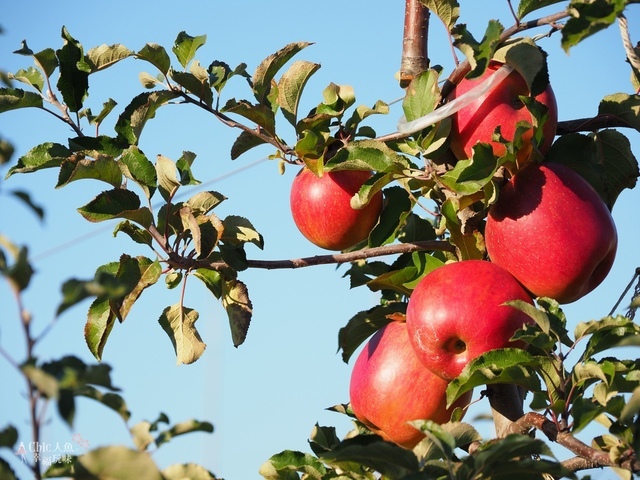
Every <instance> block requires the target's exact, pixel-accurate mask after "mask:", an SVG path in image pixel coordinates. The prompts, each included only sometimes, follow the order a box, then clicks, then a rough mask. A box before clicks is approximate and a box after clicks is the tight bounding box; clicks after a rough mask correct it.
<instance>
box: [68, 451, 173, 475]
mask: <svg viewBox="0 0 640 480" xmlns="http://www.w3.org/2000/svg"><path fill="white" fill-rule="evenodd" d="M74 478H82V479H87V480H88V479H125V478H135V479H136V480H164V479H163V477H162V474H161V473H160V470H158V467H157V466H156V464H155V463H154V462H153V460H152V458H151V456H150V455H149V454H148V453H146V452H138V451H136V450H131V449H129V448H127V447H125V446H122V445H116V446H108V447H100V448H96V449H94V450H91V451H90V452H88V453H85V454H84V455H80V456H79V457H77V459H76V461H75V464H74Z"/></svg>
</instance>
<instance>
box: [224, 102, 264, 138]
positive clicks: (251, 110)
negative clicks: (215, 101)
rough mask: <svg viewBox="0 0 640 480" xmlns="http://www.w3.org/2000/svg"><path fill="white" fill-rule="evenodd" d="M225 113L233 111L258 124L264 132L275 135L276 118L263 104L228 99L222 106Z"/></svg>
mask: <svg viewBox="0 0 640 480" xmlns="http://www.w3.org/2000/svg"><path fill="white" fill-rule="evenodd" d="M222 111H223V112H225V113H235V114H236V115H240V116H242V117H244V118H246V119H247V120H251V121H252V122H254V123H255V124H256V125H259V126H260V127H261V128H263V129H264V130H265V131H266V132H268V133H269V134H271V135H275V128H276V124H275V122H276V120H275V115H274V113H273V110H271V109H270V108H269V107H266V106H265V105H261V104H257V105H253V104H251V103H249V102H247V101H246V100H239V101H238V100H235V99H231V100H229V101H228V102H227V103H226V104H225V106H224V107H223V108H222Z"/></svg>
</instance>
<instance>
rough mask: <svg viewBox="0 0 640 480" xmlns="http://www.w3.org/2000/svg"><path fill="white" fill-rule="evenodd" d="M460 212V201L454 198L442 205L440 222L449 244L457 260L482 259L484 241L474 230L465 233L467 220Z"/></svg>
mask: <svg viewBox="0 0 640 480" xmlns="http://www.w3.org/2000/svg"><path fill="white" fill-rule="evenodd" d="M460 212H461V211H460V201H459V200H458V199H456V198H453V197H452V198H449V199H447V200H445V201H444V203H443V204H442V209H441V213H442V222H443V223H444V226H446V228H447V230H449V234H450V242H451V243H452V244H453V245H454V246H455V248H456V253H457V256H458V259H460V260H472V259H476V260H479V259H482V258H484V255H485V247H484V239H483V238H482V236H481V235H480V234H479V233H478V231H477V230H475V229H471V232H470V233H466V230H468V228H467V225H466V223H467V218H466V217H465V216H464V215H462V214H460ZM471 219H472V218H469V220H471Z"/></svg>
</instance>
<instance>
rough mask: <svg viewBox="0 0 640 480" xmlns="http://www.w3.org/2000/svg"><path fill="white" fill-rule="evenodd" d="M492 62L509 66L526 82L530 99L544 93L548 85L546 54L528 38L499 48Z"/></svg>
mask: <svg viewBox="0 0 640 480" xmlns="http://www.w3.org/2000/svg"><path fill="white" fill-rule="evenodd" d="M494 60H497V61H499V62H502V63H508V64H509V65H511V66H512V67H513V68H514V69H515V70H516V71H517V72H518V73H519V74H520V76H521V77H522V78H523V79H524V81H525V82H526V84H527V87H528V88H529V92H530V93H531V96H532V97H535V96H537V95H539V94H540V93H542V92H544V90H545V89H546V88H547V86H548V85H549V71H548V69H547V60H546V54H545V53H544V52H543V51H542V50H541V49H540V47H538V45H536V43H535V42H534V41H533V40H532V39H531V38H529V37H525V38H521V39H517V40H516V41H511V42H508V43H507V44H505V45H504V46H502V47H500V48H499V49H498V50H497V51H496V52H495V56H494Z"/></svg>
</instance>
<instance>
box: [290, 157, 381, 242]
mask: <svg viewBox="0 0 640 480" xmlns="http://www.w3.org/2000/svg"><path fill="white" fill-rule="evenodd" d="M370 177H371V172H366V171H360V170H340V171H336V172H325V173H324V174H323V175H322V176H321V177H318V176H316V175H315V174H314V173H313V172H312V171H311V170H309V169H308V168H303V169H302V170H301V171H300V172H299V173H298V174H297V175H296V177H295V178H294V180H293V183H292V185H291V195H290V205H291V213H292V215H293V221H294V222H295V224H296V226H297V227H298V230H300V232H301V233H302V234H303V235H304V236H305V237H306V238H307V240H309V241H310V242H311V243H313V244H315V245H317V246H318V247H321V248H324V249H327V250H345V249H348V248H350V247H353V246H354V245H356V244H358V243H360V242H361V241H363V240H365V239H366V238H367V237H368V236H369V233H370V232H371V230H372V229H373V227H374V226H375V225H376V223H377V222H378V217H379V216H380V212H381V211H382V193H380V192H378V193H376V194H375V195H374V196H373V198H372V199H371V201H370V202H369V203H368V204H367V205H366V206H365V207H364V208H363V209H360V210H354V209H353V208H351V203H350V202H351V197H353V196H354V195H355V194H356V193H357V192H358V190H360V187H362V185H363V184H364V182H365V181H366V180H368V179H369V178H370Z"/></svg>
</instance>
